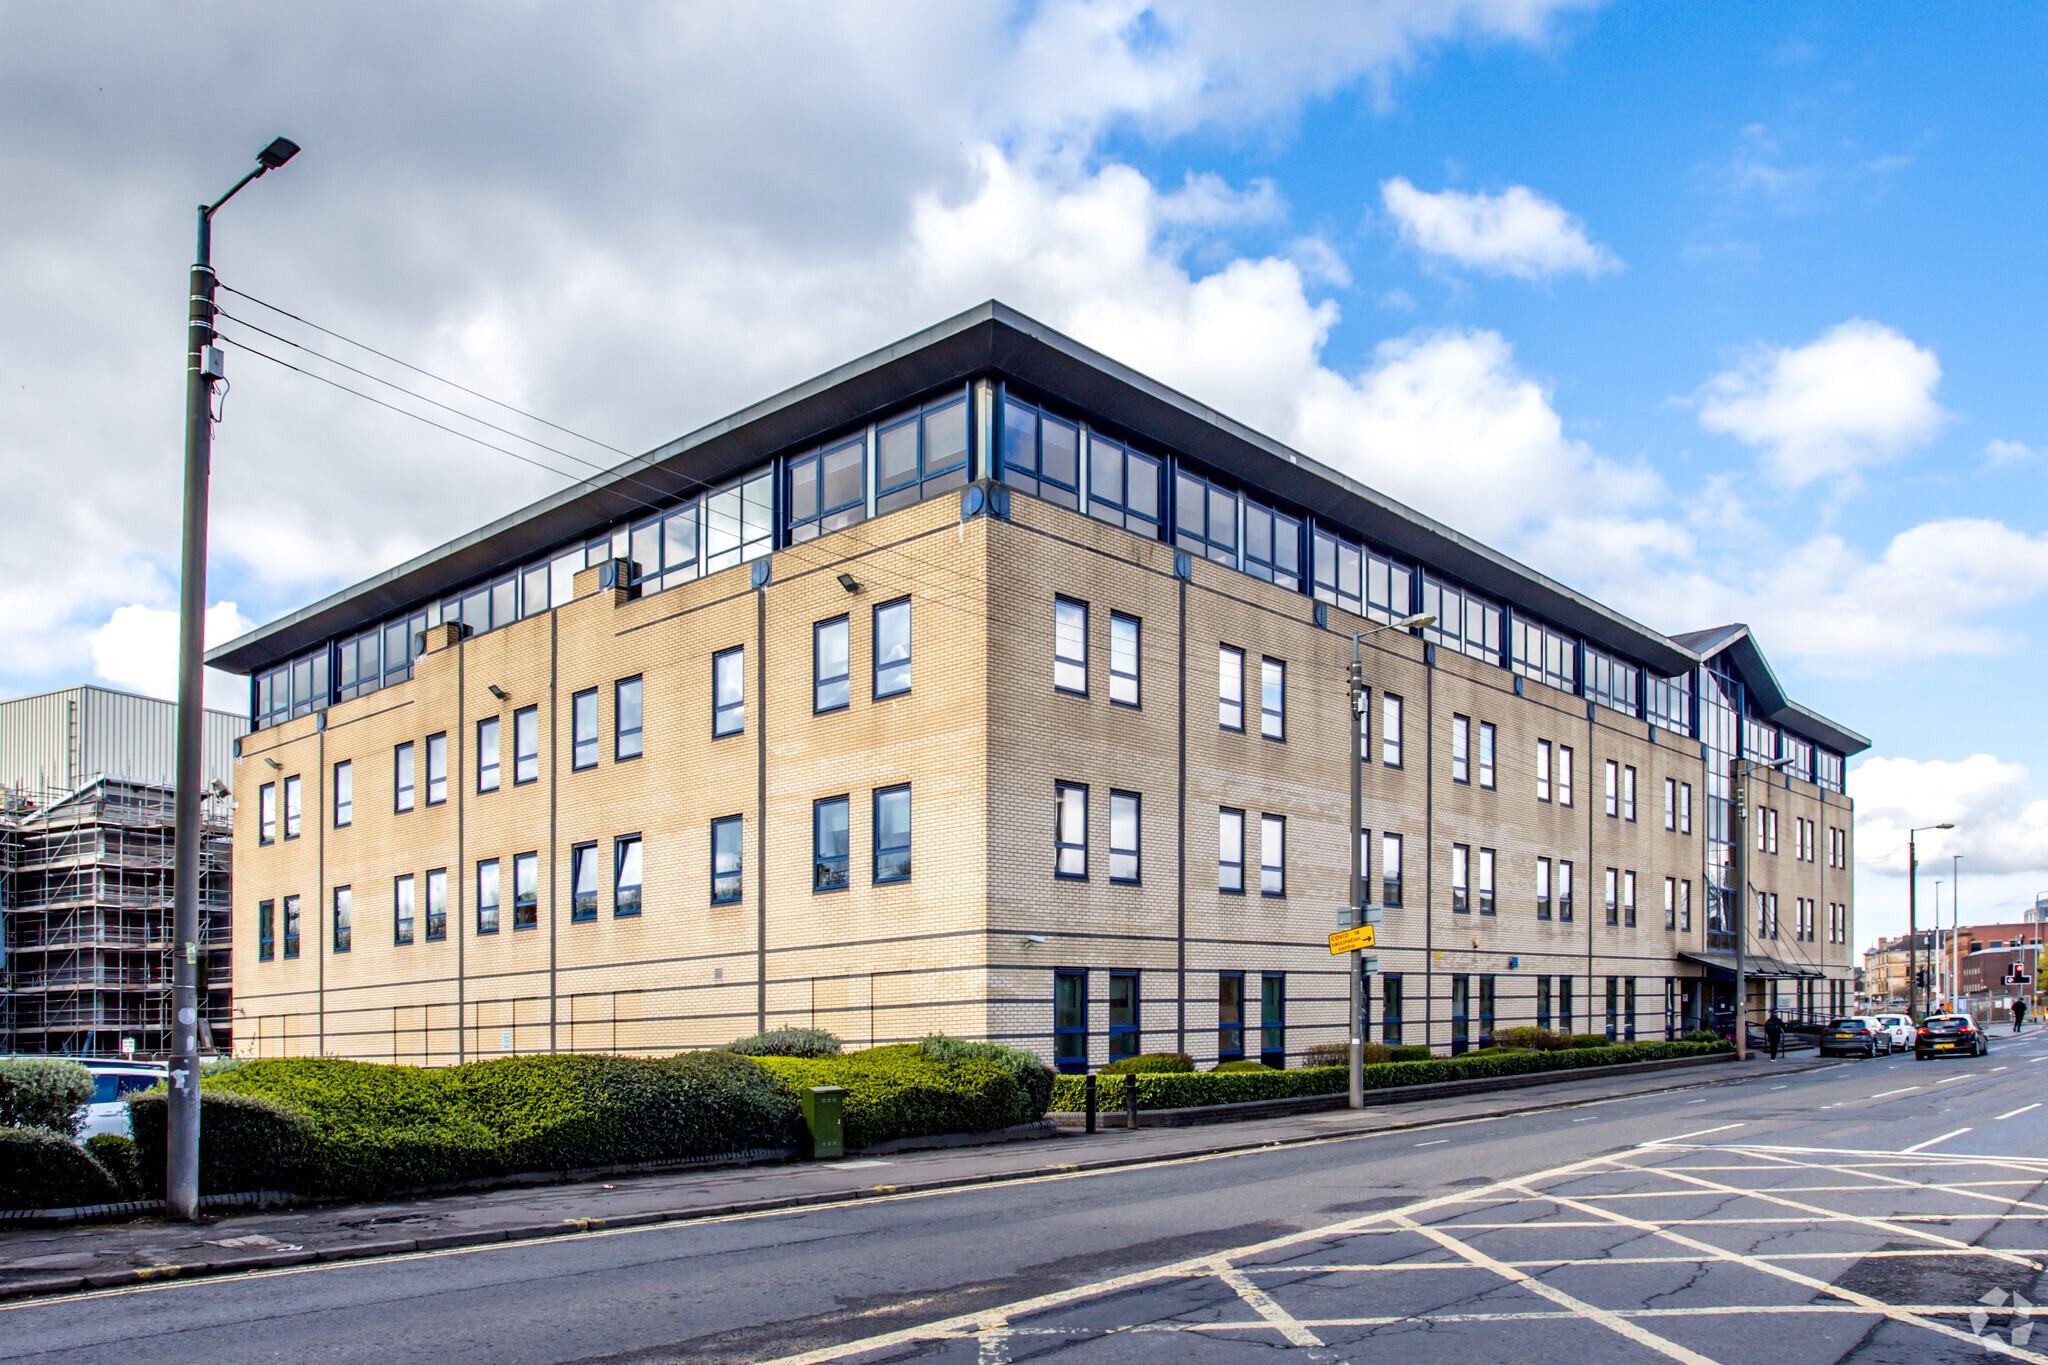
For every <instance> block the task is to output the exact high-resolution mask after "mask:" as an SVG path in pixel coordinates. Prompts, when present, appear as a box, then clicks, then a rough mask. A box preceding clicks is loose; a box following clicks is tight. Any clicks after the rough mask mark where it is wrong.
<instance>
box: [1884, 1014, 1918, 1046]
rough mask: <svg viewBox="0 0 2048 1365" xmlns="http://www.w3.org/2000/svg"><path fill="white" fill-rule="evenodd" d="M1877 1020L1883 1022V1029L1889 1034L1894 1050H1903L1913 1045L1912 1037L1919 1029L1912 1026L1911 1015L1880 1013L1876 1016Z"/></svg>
mask: <svg viewBox="0 0 2048 1365" xmlns="http://www.w3.org/2000/svg"><path fill="white" fill-rule="evenodd" d="M1877 1022H1878V1023H1880V1024H1883V1025H1884V1026H1885V1030H1886V1031H1887V1032H1888V1033H1890V1034H1891V1036H1892V1051H1894V1052H1904V1051H1905V1050H1906V1049H1907V1048H1909V1047H1911V1046H1913V1039H1914V1038H1915V1037H1916V1036H1917V1035H1918V1033H1919V1030H1918V1029H1916V1028H1914V1027H1913V1019H1912V1016H1911V1015H1905V1014H1880V1015H1878V1016H1877Z"/></svg>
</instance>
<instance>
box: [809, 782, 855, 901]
mask: <svg viewBox="0 0 2048 1365" xmlns="http://www.w3.org/2000/svg"><path fill="white" fill-rule="evenodd" d="M846 816H847V799H846V798H845V797H843V796H830V797H827V798H825V799H824V800H822V801H815V802H812V803H811V867H812V871H811V890H812V891H814V892H815V891H843V890H845V889H846V861H847V848H848V843H847V839H848V835H847V827H846Z"/></svg>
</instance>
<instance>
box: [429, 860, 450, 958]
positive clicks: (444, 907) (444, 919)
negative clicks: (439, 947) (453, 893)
mask: <svg viewBox="0 0 2048 1365" xmlns="http://www.w3.org/2000/svg"><path fill="white" fill-rule="evenodd" d="M446 937H448V869H447V868H445V867H437V868H435V869H434V870H433V871H431V872H429V873H427V941H428V942H430V943H431V942H434V941H435V940H437V939H444V938H446Z"/></svg>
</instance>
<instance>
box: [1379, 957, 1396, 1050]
mask: <svg viewBox="0 0 2048 1365" xmlns="http://www.w3.org/2000/svg"><path fill="white" fill-rule="evenodd" d="M1380 1037H1381V1039H1382V1040H1383V1041H1385V1042H1386V1044H1387V1045H1388V1046H1389V1047H1394V1046H1398V1045H1399V1044H1400V1042H1401V974H1400V973H1399V972H1393V973H1390V974H1388V975H1387V976H1385V977H1382V978H1381V980H1380Z"/></svg>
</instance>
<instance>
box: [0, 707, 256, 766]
mask: <svg viewBox="0 0 2048 1365" xmlns="http://www.w3.org/2000/svg"><path fill="white" fill-rule="evenodd" d="M177 722H178V707H177V704H176V703H174V702H168V701H160V700H158V699H157V698H155V697H139V696H136V695H135V694H134V693H131V692H115V691H112V690H110V689H108V688H104V687H70V688H66V689H64V690H63V691H61V692H46V693H44V694H42V695H41V696H37V697H22V698H19V699H18V700H15V701H8V702H0V786H5V787H24V788H28V789H31V790H38V791H40V790H53V789H63V790H66V791H69V790H72V789H75V788H77V787H79V786H81V785H83V784H84V783H86V782H89V781H91V780H92V779H93V778H95V777H100V776H107V777H124V778H128V779H130V780H132V781H136V782H148V783H152V784H155V785H158V786H166V787H167V786H170V785H171V781H172V778H173V777H174V776H175V774H176V770H177V753H178V736H177ZM247 733H249V722H248V720H247V719H246V718H244V717H242V716H236V715H230V714H228V713H227V712H225V711H208V712H207V713H206V725H205V731H204V735H205V759H204V762H205V775H206V781H207V782H208V783H209V784H211V783H212V782H213V781H215V780H216V779H217V780H219V781H220V782H222V783H223V784H225V785H227V786H229V787H233V786H234V771H235V740H236V739H237V738H238V737H239V736H242V735H245V734H247Z"/></svg>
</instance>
